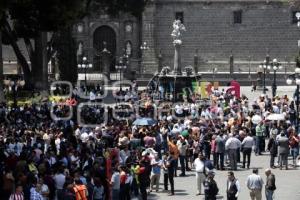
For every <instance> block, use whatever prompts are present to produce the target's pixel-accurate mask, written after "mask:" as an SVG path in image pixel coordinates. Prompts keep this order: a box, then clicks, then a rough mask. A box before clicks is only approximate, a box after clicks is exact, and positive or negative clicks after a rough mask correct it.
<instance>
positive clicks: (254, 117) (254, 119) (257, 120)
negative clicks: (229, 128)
mask: <svg viewBox="0 0 300 200" xmlns="http://www.w3.org/2000/svg"><path fill="white" fill-rule="evenodd" d="M251 120H252V123H253V124H258V123H259V122H261V120H262V118H261V116H259V115H254V116H253V117H252V119H251Z"/></svg>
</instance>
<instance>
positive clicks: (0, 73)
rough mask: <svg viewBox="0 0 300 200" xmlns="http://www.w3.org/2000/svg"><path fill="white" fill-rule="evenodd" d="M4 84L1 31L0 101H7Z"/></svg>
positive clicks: (0, 38)
mask: <svg viewBox="0 0 300 200" xmlns="http://www.w3.org/2000/svg"><path fill="white" fill-rule="evenodd" d="M3 84H4V74H3V59H2V37H1V31H0V103H1V102H4V101H5V99H4V92H3V89H4V87H3Z"/></svg>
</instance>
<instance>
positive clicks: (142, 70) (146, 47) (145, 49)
mask: <svg viewBox="0 0 300 200" xmlns="http://www.w3.org/2000/svg"><path fill="white" fill-rule="evenodd" d="M140 49H141V53H142V55H141V60H142V61H143V55H144V52H145V51H148V50H149V49H150V47H149V45H148V44H147V42H143V44H142V45H141V46H140ZM141 65H142V66H141V72H140V73H141V74H142V75H143V74H144V70H145V69H144V66H143V63H142V62H141Z"/></svg>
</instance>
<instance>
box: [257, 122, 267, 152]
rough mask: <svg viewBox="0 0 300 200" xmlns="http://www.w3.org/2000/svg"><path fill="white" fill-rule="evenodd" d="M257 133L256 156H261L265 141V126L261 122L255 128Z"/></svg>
mask: <svg viewBox="0 0 300 200" xmlns="http://www.w3.org/2000/svg"><path fill="white" fill-rule="evenodd" d="M255 133H256V155H261V152H262V143H263V140H264V133H265V125H264V124H263V121H261V122H260V123H259V124H258V125H257V126H256V128H255Z"/></svg>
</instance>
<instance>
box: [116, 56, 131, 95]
mask: <svg viewBox="0 0 300 200" xmlns="http://www.w3.org/2000/svg"><path fill="white" fill-rule="evenodd" d="M128 57H129V55H128V54H126V53H124V55H123V56H121V57H120V59H119V62H118V63H117V65H116V66H115V67H116V70H119V73H120V74H119V76H120V91H122V83H121V81H122V76H123V74H122V73H123V71H125V70H126V69H127V64H128Z"/></svg>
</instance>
